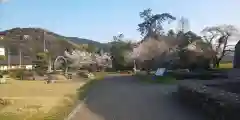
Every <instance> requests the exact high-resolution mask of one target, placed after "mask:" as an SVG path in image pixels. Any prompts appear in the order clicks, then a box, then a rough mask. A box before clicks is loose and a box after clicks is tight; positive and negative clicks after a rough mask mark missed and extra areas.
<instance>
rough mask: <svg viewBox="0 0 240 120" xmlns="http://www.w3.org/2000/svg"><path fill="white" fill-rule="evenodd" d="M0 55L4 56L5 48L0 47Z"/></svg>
mask: <svg viewBox="0 0 240 120" xmlns="http://www.w3.org/2000/svg"><path fill="white" fill-rule="evenodd" d="M0 55H3V56H5V48H0Z"/></svg>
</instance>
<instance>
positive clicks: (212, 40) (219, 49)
mask: <svg viewBox="0 0 240 120" xmlns="http://www.w3.org/2000/svg"><path fill="white" fill-rule="evenodd" d="M237 31H238V30H237V29H236V28H235V27H234V26H233V25H219V26H212V27H206V28H204V29H203V30H202V33H204V34H205V36H204V40H205V41H206V42H207V43H208V44H209V45H210V46H211V48H212V49H213V50H215V51H216V56H215V58H213V64H214V67H219V63H220V61H221V60H222V58H223V57H224V56H225V55H226V53H227V52H228V51H231V50H230V49H228V47H229V44H228V40H229V37H231V36H232V35H233V34H234V33H236V32H237Z"/></svg>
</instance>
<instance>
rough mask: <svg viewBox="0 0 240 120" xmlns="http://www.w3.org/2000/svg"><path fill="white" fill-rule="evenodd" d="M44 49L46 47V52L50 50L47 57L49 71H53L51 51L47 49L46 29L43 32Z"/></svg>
mask: <svg viewBox="0 0 240 120" xmlns="http://www.w3.org/2000/svg"><path fill="white" fill-rule="evenodd" d="M43 49H44V50H43V51H44V53H47V52H48V55H47V59H48V72H51V71H52V60H51V56H50V53H49V51H48V50H47V47H46V39H45V31H44V32H43Z"/></svg>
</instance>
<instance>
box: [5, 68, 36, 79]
mask: <svg viewBox="0 0 240 120" xmlns="http://www.w3.org/2000/svg"><path fill="white" fill-rule="evenodd" d="M9 72H10V74H9V75H10V77H12V78H16V79H20V80H23V79H24V78H26V77H31V76H33V73H32V71H27V70H24V69H16V70H11V71H9Z"/></svg>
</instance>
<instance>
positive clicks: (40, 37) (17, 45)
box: [0, 28, 104, 57]
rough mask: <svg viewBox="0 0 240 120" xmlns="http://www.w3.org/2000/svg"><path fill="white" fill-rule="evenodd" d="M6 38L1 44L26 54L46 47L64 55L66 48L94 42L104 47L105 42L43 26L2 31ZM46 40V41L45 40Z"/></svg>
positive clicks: (0, 41) (97, 45) (12, 50)
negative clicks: (70, 34)
mask: <svg viewBox="0 0 240 120" xmlns="http://www.w3.org/2000/svg"><path fill="white" fill-rule="evenodd" d="M1 35H4V39H3V40H0V45H1V46H3V47H5V48H6V52H8V50H9V51H10V52H11V54H14V55H16V54H18V53H19V50H21V51H22V54H24V55H26V56H36V54H37V53H38V52H43V51H44V42H45V48H46V49H47V50H48V51H49V52H51V53H52V55H53V57H55V56H58V55H63V53H64V51H65V50H66V49H74V48H77V47H79V46H81V44H92V45H94V46H95V47H97V48H102V47H104V44H101V43H99V42H95V41H92V40H88V39H81V38H76V37H65V36H62V35H59V34H57V33H54V32H51V31H48V30H45V29H41V28H13V29H9V30H5V31H2V32H1ZM44 40H45V41H44Z"/></svg>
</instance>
